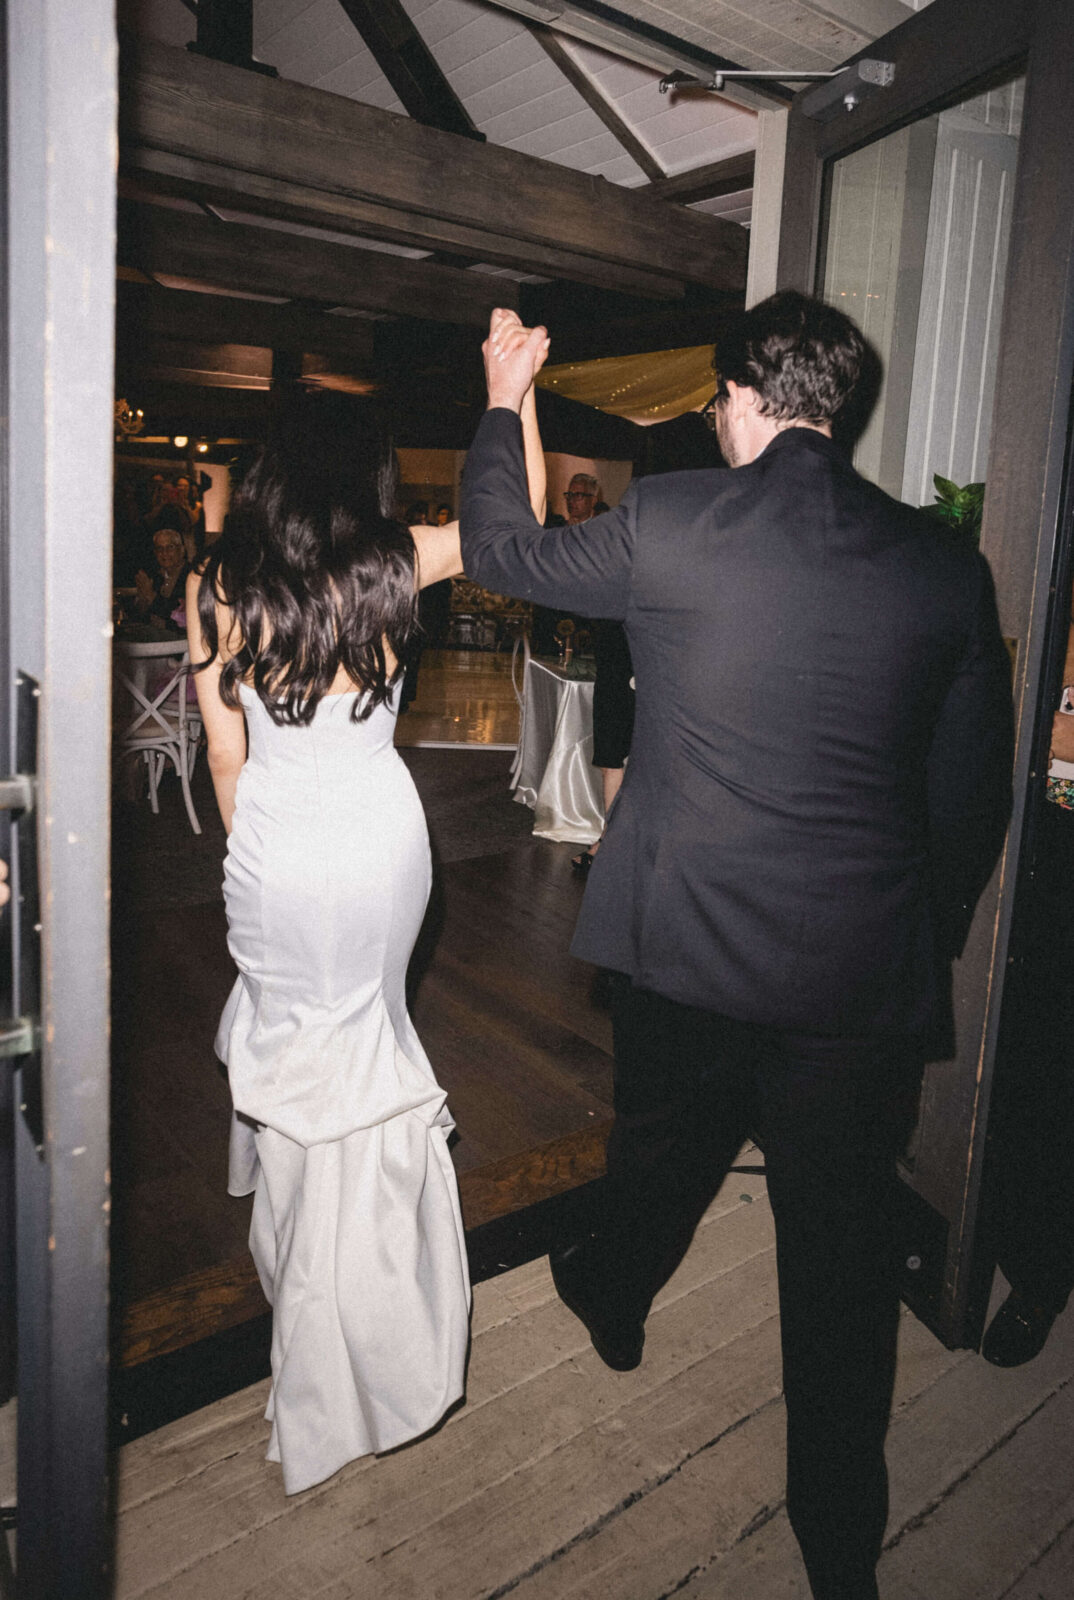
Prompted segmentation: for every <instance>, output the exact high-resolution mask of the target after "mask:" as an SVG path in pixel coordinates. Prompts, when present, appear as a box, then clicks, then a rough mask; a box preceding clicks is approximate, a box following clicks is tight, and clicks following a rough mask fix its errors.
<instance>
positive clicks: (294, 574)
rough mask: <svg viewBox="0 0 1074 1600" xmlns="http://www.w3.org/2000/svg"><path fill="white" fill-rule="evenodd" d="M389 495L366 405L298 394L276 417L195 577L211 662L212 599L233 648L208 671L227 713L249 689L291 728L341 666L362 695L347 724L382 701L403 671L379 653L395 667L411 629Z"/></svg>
mask: <svg viewBox="0 0 1074 1600" xmlns="http://www.w3.org/2000/svg"><path fill="white" fill-rule="evenodd" d="M395 484H396V467H395V455H394V452H393V450H392V447H391V441H390V439H389V438H388V435H387V433H386V432H385V431H384V429H383V427H382V426H381V424H380V421H379V418H378V417H377V415H376V413H375V411H374V410H373V409H372V408H371V407H370V406H369V405H368V404H362V403H361V402H356V401H355V400H353V398H349V397H346V396H341V395H324V394H321V395H310V396H302V397H300V398H297V399H296V400H295V401H294V402H293V403H291V404H290V405H289V406H288V408H287V410H286V411H285V413H284V414H283V415H281V417H280V418H279V420H278V423H277V426H276V427H275V429H274V432H273V435H272V438H271V439H270V440H269V442H268V444H267V445H266V446H265V448H264V449H263V450H262V451H261V453H260V455H259V456H258V457H257V459H256V460H255V461H254V463H253V465H252V466H251V468H250V470H249V471H248V472H247V474H246V476H245V478H244V479H243V482H242V487H241V488H240V489H239V490H238V492H237V494H236V495H235V496H234V497H233V500H232V505H231V511H230V514H229V516H228V520H227V531H226V533H225V534H224V536H223V538H222V539H221V540H220V541H219V543H218V544H217V545H216V547H215V548H214V549H213V550H212V551H211V552H210V554H209V556H208V557H207V559H206V560H205V561H204V562H203V563H202V565H201V567H200V569H199V570H200V572H201V585H200V587H199V589H198V616H199V618H200V620H201V628H202V633H203V634H204V637H205V641H206V643H207V645H208V647H209V651H210V656H209V660H210V661H211V660H212V659H213V658H214V657H215V656H216V654H217V651H218V650H219V648H220V641H219V638H218V636H217V625H216V603H217V602H218V601H222V602H223V603H224V604H225V605H227V606H228V608H229V609H230V611H231V614H232V617H233V619H234V624H235V626H236V628H237V632H238V636H239V638H240V639H241V645H240V648H239V649H238V650H237V651H236V652H235V654H234V655H233V656H232V657H231V658H230V660H228V661H226V662H225V663H224V666H223V669H222V671H221V674H220V695H221V698H222V699H223V701H224V703H225V705H229V706H238V704H239V687H240V685H241V684H242V683H243V682H244V681H248V682H250V683H251V684H252V686H253V688H254V689H255V690H256V692H257V694H258V696H259V697H260V699H261V701H262V703H263V704H264V706H265V708H266V710H267V711H268V714H269V716H270V717H271V718H272V720H273V721H274V722H275V723H278V724H280V725H290V726H302V725H304V724H307V723H309V722H310V721H312V718H313V714H314V712H315V711H316V709H317V706H318V703H319V702H320V700H321V699H322V697H323V696H324V695H325V694H326V693H327V692H328V690H329V688H330V687H331V685H332V681H333V679H334V678H335V677H336V674H337V673H338V672H339V669H340V668H341V667H342V668H343V670H344V672H345V673H346V674H347V676H348V677H349V678H350V679H351V681H352V682H353V683H354V684H355V686H356V687H357V688H358V689H359V690H362V691H364V693H363V694H361V695H360V696H358V697H356V698H355V702H354V706H353V708H352V710H351V717H352V719H353V720H355V721H360V720H361V721H364V719H365V718H366V717H368V716H369V715H370V713H371V712H372V710H373V708H374V706H378V705H382V704H384V702H385V701H386V700H387V699H388V697H389V695H390V693H391V690H392V685H393V684H394V683H395V682H396V680H397V679H398V678H399V677H400V676H401V673H402V668H401V666H399V665H398V664H397V666H396V667H395V669H394V671H393V672H392V673H391V674H389V672H388V663H387V656H386V653H385V645H387V646H388V648H389V649H390V650H391V652H392V654H393V655H394V656H395V659H396V662H397V663H399V662H401V661H402V657H403V652H404V650H405V648H406V646H407V643H408V641H409V640H410V638H411V636H412V635H413V634H414V632H415V631H416V629H417V595H416V594H415V588H414V568H415V552H414V540H413V538H412V537H411V534H410V530H409V528H406V527H404V526H403V524H402V523H400V522H397V521H396V520H395V519H394V517H393V516H392V507H393V502H394V496H395ZM205 664H206V665H208V663H205ZM194 670H195V671H197V670H202V669H199V668H195V669H194Z"/></svg>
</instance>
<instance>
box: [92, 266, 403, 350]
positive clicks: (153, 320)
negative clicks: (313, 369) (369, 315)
mask: <svg viewBox="0 0 1074 1600" xmlns="http://www.w3.org/2000/svg"><path fill="white" fill-rule="evenodd" d="M116 332H117V338H118V341H119V343H120V345H121V346H122V347H127V348H131V349H137V347H138V346H139V345H140V344H141V343H142V342H143V341H145V340H146V339H148V338H152V337H160V338H167V339H191V340H195V341H199V342H201V343H204V344H244V345H258V346H260V347H261V348H262V349H266V350H293V351H294V352H296V354H299V355H307V354H308V355H326V356H338V357H340V358H342V359H345V360H358V361H368V360H372V356H373V324H372V323H370V322H366V321H364V320H363V319H362V318H361V317H333V316H329V315H327V314H326V313H325V312H323V311H316V310H313V309H311V308H309V307H306V306H300V305H285V306H273V305H267V304H265V302H263V301H258V300H239V299H237V298H236V297H235V296H234V295H223V294H197V293H194V292H192V291H190V290H183V289H164V288H162V287H161V286H160V285H159V284H156V283H123V282H120V283H117V284H116Z"/></svg>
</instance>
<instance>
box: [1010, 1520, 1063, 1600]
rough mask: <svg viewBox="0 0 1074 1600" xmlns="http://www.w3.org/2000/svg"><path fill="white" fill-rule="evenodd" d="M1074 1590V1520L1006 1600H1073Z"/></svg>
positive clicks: (1020, 1580) (1021, 1579)
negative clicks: (1071, 1595)
mask: <svg viewBox="0 0 1074 1600" xmlns="http://www.w3.org/2000/svg"><path fill="white" fill-rule="evenodd" d="M1072 1590H1074V1521H1071V1522H1069V1523H1068V1524H1067V1526H1066V1527H1065V1528H1064V1529H1063V1530H1062V1532H1061V1533H1060V1534H1059V1535H1058V1537H1057V1538H1056V1539H1054V1540H1053V1542H1052V1543H1051V1544H1050V1545H1049V1546H1048V1548H1047V1549H1046V1550H1045V1551H1044V1552H1043V1553H1042V1554H1041V1555H1040V1556H1039V1557H1037V1558H1035V1559H1034V1560H1033V1561H1032V1562H1031V1563H1030V1565H1029V1566H1028V1568H1027V1569H1026V1571H1025V1572H1024V1573H1023V1574H1022V1575H1021V1577H1020V1578H1019V1579H1018V1581H1017V1582H1016V1583H1015V1584H1014V1586H1013V1588H1010V1589H1008V1590H1006V1592H1005V1593H1004V1595H1003V1597H1002V1600H1070V1594H1071V1591H1072Z"/></svg>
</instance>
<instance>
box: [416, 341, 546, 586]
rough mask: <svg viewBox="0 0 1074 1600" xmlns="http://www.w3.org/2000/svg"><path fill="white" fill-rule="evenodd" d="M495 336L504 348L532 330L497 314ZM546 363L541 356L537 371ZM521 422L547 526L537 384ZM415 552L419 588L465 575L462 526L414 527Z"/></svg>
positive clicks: (539, 514)
mask: <svg viewBox="0 0 1074 1600" xmlns="http://www.w3.org/2000/svg"><path fill="white" fill-rule="evenodd" d="M493 333H495V334H496V336H497V338H498V339H499V340H500V341H501V342H502V343H503V344H505V345H508V346H509V345H510V344H512V343H514V342H518V343H522V342H524V341H525V340H526V339H527V338H528V337H529V334H530V329H529V328H526V327H523V325H522V323H521V322H520V321H519V319H518V317H516V316H515V314H514V312H508V311H494V312H493V313H492V327H491V329H490V337H491V336H492V334H493ZM543 362H544V355H543V354H542V356H541V360H540V362H538V369H539V368H540V366H541V365H543ZM519 417H520V420H521V422H522V442H523V445H524V447H525V452H526V479H527V481H528V483H529V491H530V505H531V506H532V508H533V514H534V516H535V517H536V518H537V521H538V522H539V523H541V524H542V525H543V524H544V519H545V516H546V515H547V512H548V485H547V475H546V470H545V460H544V450H543V448H542V446H541V431H540V428H539V427H538V425H537V391H536V387H535V385H534V384H530V387H529V389H528V391H527V393H526V396H525V399H524V400H523V401H522V406H521V409H520V412H519ZM410 532H411V534H412V535H413V538H414V549H415V551H416V552H417V587H418V588H419V589H427V588H428V587H429V585H430V584H433V583H440V582H441V581H442V580H443V579H444V578H459V577H461V576H462V572H463V566H462V556H461V554H460V551H459V524H458V523H457V522H448V523H445V525H444V526H443V527H442V528H429V527H424V526H420V527H415V528H411V530H410Z"/></svg>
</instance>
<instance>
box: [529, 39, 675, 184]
mask: <svg viewBox="0 0 1074 1600" xmlns="http://www.w3.org/2000/svg"><path fill="white" fill-rule="evenodd" d="M529 29H530V32H531V33H532V35H533V37H534V38H535V39H536V40H537V43H538V44H539V45H540V47H541V49H542V50H543V51H544V53H545V55H547V56H548V58H549V59H550V60H551V61H554V62H555V64H556V66H557V67H558V68H559V70H560V72H562V74H563V76H564V77H565V78H566V80H567V82H568V83H569V84H570V85H571V87H572V88H574V89H576V90H577V91H578V93H579V94H580V95H581V97H582V99H583V100H584V101H585V103H586V105H587V106H588V107H589V108H590V110H591V111H595V112H596V114H597V116H598V117H599V118H600V120H601V122H603V124H604V126H605V127H606V128H607V130H608V132H609V133H610V134H611V135H612V136H613V137H614V138H615V139H616V140H617V142H618V143H619V144H621V145H622V147H623V149H624V150H625V151H626V153H627V155H628V156H629V157H630V159H631V160H632V161H633V162H635V163H636V165H637V166H639V167H640V168H641V170H642V172H644V174H645V176H646V177H647V178H648V179H650V180H654V179H657V178H662V177H663V176H664V169H663V167H662V166H661V165H660V163H659V161H657V159H656V157H655V156H654V155H653V153H652V151H651V150H650V149H649V148H648V147H647V146H646V145H644V144H643V143H642V141H641V140H640V139H639V138H638V136H637V134H636V133H635V132H634V130H633V128H632V127H630V125H629V124H628V123H627V122H625V121H624V120H623V118H622V117H621V116H620V115H619V113H618V111H616V109H615V107H614V106H613V105H612V103H611V101H610V100H608V99H607V98H606V97H605V96H604V95H603V94H602V93H601V91H600V88H599V87H598V85H597V84H596V83H594V81H593V79H592V78H591V77H590V76H589V73H588V72H586V70H585V68H584V67H582V66H580V65H579V63H578V62H577V61H576V60H575V59H574V57H573V56H572V55H571V53H570V51H569V49H568V48H567V46H566V45H565V44H564V43H563V41H562V40H561V39H560V37H559V35H558V34H557V33H555V32H553V30H552V29H551V28H546V27H544V26H543V25H542V24H541V23H539V22H534V23H531V24H530V25H529Z"/></svg>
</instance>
